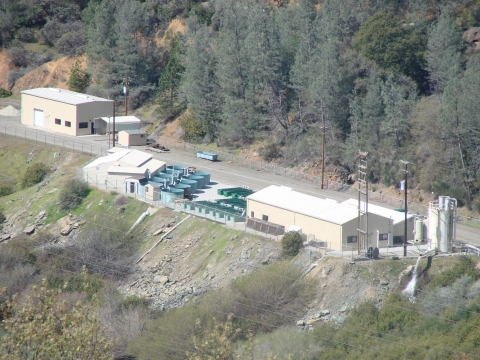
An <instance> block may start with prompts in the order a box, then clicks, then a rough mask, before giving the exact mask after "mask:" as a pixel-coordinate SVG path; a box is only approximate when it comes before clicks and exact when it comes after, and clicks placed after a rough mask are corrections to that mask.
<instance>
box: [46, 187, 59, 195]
mask: <svg viewBox="0 0 480 360" xmlns="http://www.w3.org/2000/svg"><path fill="white" fill-rule="evenodd" d="M57 191H58V189H57V188H53V189H51V190H48V191H47V194H53V193H55V192H57Z"/></svg>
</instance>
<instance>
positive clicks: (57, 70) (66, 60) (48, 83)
mask: <svg viewBox="0 0 480 360" xmlns="http://www.w3.org/2000/svg"><path fill="white" fill-rule="evenodd" d="M79 59H80V61H81V64H82V66H84V67H86V62H87V58H86V56H85V55H84V56H82V57H80V58H79ZM75 60H76V59H75V58H70V57H67V56H65V57H62V58H60V59H58V60H53V61H50V62H48V63H45V64H43V65H41V66H39V67H38V68H36V69H34V70H32V71H30V72H29V73H27V74H25V75H24V76H22V77H21V78H20V79H18V80H17V81H16V83H15V85H14V86H13V88H12V91H13V93H14V94H18V93H20V91H22V90H27V89H34V88H38V87H56V88H60V89H68V85H67V82H68V78H69V77H70V71H71V69H72V67H73V64H74V63H75Z"/></svg>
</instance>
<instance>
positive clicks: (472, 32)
mask: <svg viewBox="0 0 480 360" xmlns="http://www.w3.org/2000/svg"><path fill="white" fill-rule="evenodd" d="M462 39H463V41H465V42H466V43H468V44H469V45H472V46H474V47H475V48H476V49H477V50H478V49H480V27H474V28H470V29H468V30H467V31H465V32H464V33H463V35H462Z"/></svg>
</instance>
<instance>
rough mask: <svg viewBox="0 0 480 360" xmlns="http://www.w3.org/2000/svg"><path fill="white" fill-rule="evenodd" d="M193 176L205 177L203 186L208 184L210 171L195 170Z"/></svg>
mask: <svg viewBox="0 0 480 360" xmlns="http://www.w3.org/2000/svg"><path fill="white" fill-rule="evenodd" d="M195 176H203V178H204V179H205V183H204V186H207V185H208V184H210V173H208V172H205V171H197V172H196V173H195Z"/></svg>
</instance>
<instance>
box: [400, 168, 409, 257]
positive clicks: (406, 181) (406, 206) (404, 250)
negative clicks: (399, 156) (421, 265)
mask: <svg viewBox="0 0 480 360" xmlns="http://www.w3.org/2000/svg"><path fill="white" fill-rule="evenodd" d="M400 163H401V164H404V165H405V170H400V171H402V172H405V224H404V226H405V228H404V237H403V256H407V230H408V226H407V212H408V205H407V193H408V164H411V163H410V162H408V161H405V160H400Z"/></svg>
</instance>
